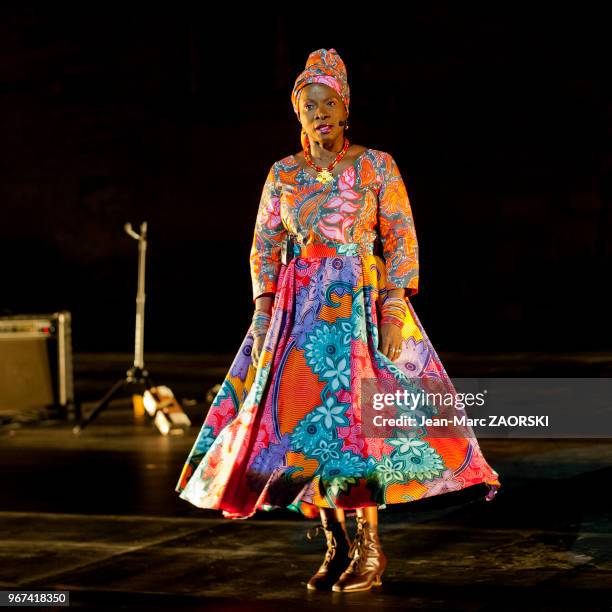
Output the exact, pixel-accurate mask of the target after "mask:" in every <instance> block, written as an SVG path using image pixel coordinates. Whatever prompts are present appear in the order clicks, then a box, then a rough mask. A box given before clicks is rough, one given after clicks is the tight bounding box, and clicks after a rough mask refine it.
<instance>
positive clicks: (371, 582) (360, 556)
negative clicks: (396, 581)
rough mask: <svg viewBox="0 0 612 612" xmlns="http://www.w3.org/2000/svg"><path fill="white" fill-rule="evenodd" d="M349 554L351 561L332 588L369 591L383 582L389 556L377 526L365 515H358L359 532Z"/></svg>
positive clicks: (343, 590)
mask: <svg viewBox="0 0 612 612" xmlns="http://www.w3.org/2000/svg"><path fill="white" fill-rule="evenodd" d="M349 554H350V555H351V562H350V564H349V566H348V568H347V569H346V570H345V571H344V572H343V573H342V575H341V576H340V578H338V580H337V581H336V582H335V583H334V585H333V587H332V590H334V591H341V592H343V593H345V592H353V591H367V590H369V589H371V588H372V586H379V585H381V584H382V580H381V576H382V573H383V572H384V571H385V568H386V567H387V557H385V555H384V553H383V551H382V547H381V545H380V540H379V539H378V532H377V529H376V527H374V528H373V527H372V526H371V525H370V524H369V523H368V522H367V520H366V519H365V517H363V516H358V517H357V533H356V535H355V539H354V540H353V544H352V546H351V550H350V551H349Z"/></svg>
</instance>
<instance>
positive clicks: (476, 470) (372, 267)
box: [176, 49, 500, 592]
mask: <svg viewBox="0 0 612 612" xmlns="http://www.w3.org/2000/svg"><path fill="white" fill-rule="evenodd" d="M349 99H350V97H349V86H348V81H347V74H346V69H345V66H344V63H343V61H342V60H341V58H340V56H339V55H338V54H337V53H336V51H335V50H334V49H329V50H326V49H319V50H318V51H315V52H313V53H311V54H310V56H309V57H308V60H307V62H306V67H305V70H304V71H303V72H302V73H301V74H300V75H299V76H298V78H297V79H296V81H295V85H294V88H293V91H292V94H291V101H292V104H293V108H294V111H295V113H296V115H297V118H298V121H299V122H300V124H301V128H302V138H301V140H302V150H301V151H300V152H298V153H296V154H294V155H289V156H287V157H284V158H283V159H281V160H279V161H276V162H275V163H274V164H272V166H271V168H270V170H269V172H268V175H267V178H266V181H265V185H264V187H263V192H262V196H261V200H260V204H259V209H258V212H257V216H256V222H255V231H254V236H253V243H252V248H251V253H250V264H251V275H252V284H253V301H254V304H255V312H254V315H253V322H252V324H251V326H250V327H249V329H248V331H247V334H246V336H245V338H244V341H243V342H242V345H241V347H240V349H239V351H238V353H237V355H236V357H235V359H234V362H233V363H232V366H231V368H230V370H229V372H228V374H227V376H226V378H225V380H224V382H223V385H222V386H221V389H220V391H219V393H218V394H217V396H216V398H215V400H214V401H213V404H212V406H211V409H210V411H209V413H208V415H207V417H206V420H205V421H204V424H203V426H202V429H201V431H200V433H199V436H198V438H197V440H196V442H195V444H194V446H193V449H192V451H191V453H190V455H189V457H188V458H187V461H186V463H185V466H184V468H183V471H182V474H181V477H180V479H179V482H178V483H177V487H176V490H177V491H178V492H179V493H180V496H181V498H183V499H185V500H187V501H189V502H191V503H193V504H194V505H196V506H198V507H200V508H213V509H219V510H222V511H223V516H224V517H227V518H248V517H250V516H252V515H253V514H254V513H255V511H256V510H258V509H259V510H270V509H272V508H289V509H291V510H294V511H296V512H300V513H301V514H303V515H304V516H306V517H308V518H315V517H317V516H319V517H320V520H321V527H322V529H323V532H324V533H325V536H326V538H327V544H328V547H327V551H326V554H325V558H324V560H323V563H322V565H321V567H320V568H319V570H318V571H317V572H316V573H315V575H314V576H312V578H311V579H310V580H309V582H308V584H307V586H308V588H311V589H330V588H331V589H333V590H334V591H341V592H351V591H362V590H367V589H370V588H371V587H372V586H373V585H379V584H381V576H382V574H383V572H384V570H385V567H386V564H387V560H386V557H385V555H384V553H383V551H382V547H381V544H380V540H379V538H378V529H377V527H378V509H383V508H385V507H386V505H387V504H398V503H406V502H410V501H415V500H418V499H422V498H425V497H430V496H434V495H440V494H442V493H445V492H448V491H455V490H459V489H463V488H465V487H468V486H472V485H477V484H481V483H484V484H486V485H488V487H489V492H488V494H487V497H486V499H492V497H493V496H494V494H495V493H496V491H497V489H498V488H499V487H500V482H499V477H498V474H497V472H495V470H493V469H492V468H491V467H490V466H489V465H488V464H487V462H486V460H485V458H484V457H483V455H482V452H481V450H480V447H479V445H478V442H477V440H476V438H475V437H474V434H473V431H472V430H471V428H470V427H469V426H467V427H463V426H455V427H452V426H446V427H436V426H427V427H425V426H422V425H412V426H410V427H408V428H406V427H405V426H404V427H400V426H398V427H391V429H389V428H387V429H385V430H384V432H383V431H382V430H377V429H376V428H375V427H374V425H373V416H375V415H374V413H373V411H372V405H371V402H368V399H371V398H369V397H368V398H366V392H364V389H366V390H367V389H368V386H367V385H368V384H372V383H373V384H374V386H375V387H376V388H379V389H383V388H384V389H387V388H389V385H395V386H394V387H393V388H394V389H395V388H398V387H401V388H403V389H411V390H413V391H414V390H416V389H419V390H421V391H425V392H426V391H432V390H433V391H435V392H440V391H446V392H448V393H455V390H454V387H453V385H452V383H451V381H450V379H449V378H448V376H447V374H446V371H445V370H444V367H443V365H442V363H441V361H440V359H439V357H438V355H437V354H436V352H435V350H434V348H433V346H432V344H431V342H430V341H429V338H428V337H427V335H426V333H425V330H424V329H423V327H422V325H421V323H420V321H419V319H418V317H417V315H416V313H415V311H414V309H413V307H412V305H411V303H410V300H409V298H410V297H412V296H414V295H415V294H416V293H417V292H418V281H419V271H418V270H419V269H418V247H417V239H416V234H415V229H414V221H413V216H412V210H411V206H410V202H409V199H408V194H407V191H406V187H405V184H404V182H403V180H402V176H401V174H400V171H399V169H398V166H397V164H396V162H395V160H394V158H393V157H392V156H391V155H390V154H389V153H386V152H383V151H379V150H376V149H371V148H367V147H365V146H361V145H358V144H355V143H351V142H349V140H348V138H347V130H348V129H349V125H348V117H349ZM290 238H291V240H289V239H290ZM377 244H378V245H379V249H378V250H377V249H376V245H377ZM446 410H447V414H446V416H448V415H449V414H450V415H452V414H453V413H454V408H450V409H448V408H446ZM393 411H394V412H393V415H394V416H396V417H397V416H402V414H405V413H406V406H404V407H403V409H402V407H401V406H400V405H395V406H394V407H393ZM374 412H375V411H374ZM412 414H414V412H413V413H412ZM421 414H422V416H425V417H431V416H433V415H436V414H438V412H437V408H436V406H434V405H433V404H432V405H426V406H424V407H423V408H422V410H421ZM387 416H388V414H387ZM347 510H355V511H356V521H357V530H356V535H355V539H354V541H353V542H352V543H351V542H350V539H349V536H348V533H347V530H346V523H345V511H347Z"/></svg>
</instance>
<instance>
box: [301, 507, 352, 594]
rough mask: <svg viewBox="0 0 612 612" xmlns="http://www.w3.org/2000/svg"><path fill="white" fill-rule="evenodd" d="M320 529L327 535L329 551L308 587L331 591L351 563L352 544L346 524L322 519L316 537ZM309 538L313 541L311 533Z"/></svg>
mask: <svg viewBox="0 0 612 612" xmlns="http://www.w3.org/2000/svg"><path fill="white" fill-rule="evenodd" d="M320 529H322V530H323V532H324V533H325V538H326V540H327V550H326V552H325V558H324V559H323V563H322V564H321V567H319V569H318V570H317V573H316V574H315V575H314V576H313V577H312V578H311V579H310V580H309V581H308V584H307V585H306V586H307V587H308V588H309V589H313V590H327V591H329V590H330V589H331V586H332V584H334V582H336V580H338V578H339V577H340V575H341V574H342V572H343V571H344V570H345V569H346V568H347V567H348V565H349V563H350V562H351V558H350V557H349V550H350V548H351V542H350V539H349V536H348V533H347V531H346V525H345V523H344V522H340V521H328V520H327V519H321V525H319V526H317V527H316V529H315V535H316V532H318V531H319V530H320ZM307 537H308V539H312V536H311V535H310V531H309V532H308V534H307Z"/></svg>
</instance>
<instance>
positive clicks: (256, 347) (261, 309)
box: [251, 293, 274, 367]
mask: <svg viewBox="0 0 612 612" xmlns="http://www.w3.org/2000/svg"><path fill="white" fill-rule="evenodd" d="M273 304H274V294H273V293H271V294H270V293H265V294H262V295H260V296H259V297H258V298H257V300H256V306H255V312H254V313H253V317H254V321H255V318H256V316H257V314H258V313H267V314H268V315H271V314H272V306H273ZM269 326H270V322H269V321H267V322H266V321H265V320H260V321H259V322H258V323H257V329H254V330H253V332H254V333H253V348H252V349H251V362H252V363H253V365H254V366H255V367H257V364H258V363H259V358H260V357H261V351H262V349H263V345H264V341H265V339H266V332H267V329H268V327H269Z"/></svg>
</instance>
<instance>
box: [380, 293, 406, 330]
mask: <svg viewBox="0 0 612 612" xmlns="http://www.w3.org/2000/svg"><path fill="white" fill-rule="evenodd" d="M381 310H382V313H381V314H382V316H381V323H392V324H393V325H395V326H397V327H399V328H402V327H404V321H405V320H406V314H407V312H408V305H407V304H406V300H405V299H404V298H401V297H387V298H386V299H385V301H384V302H383V305H382V309H381Z"/></svg>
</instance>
